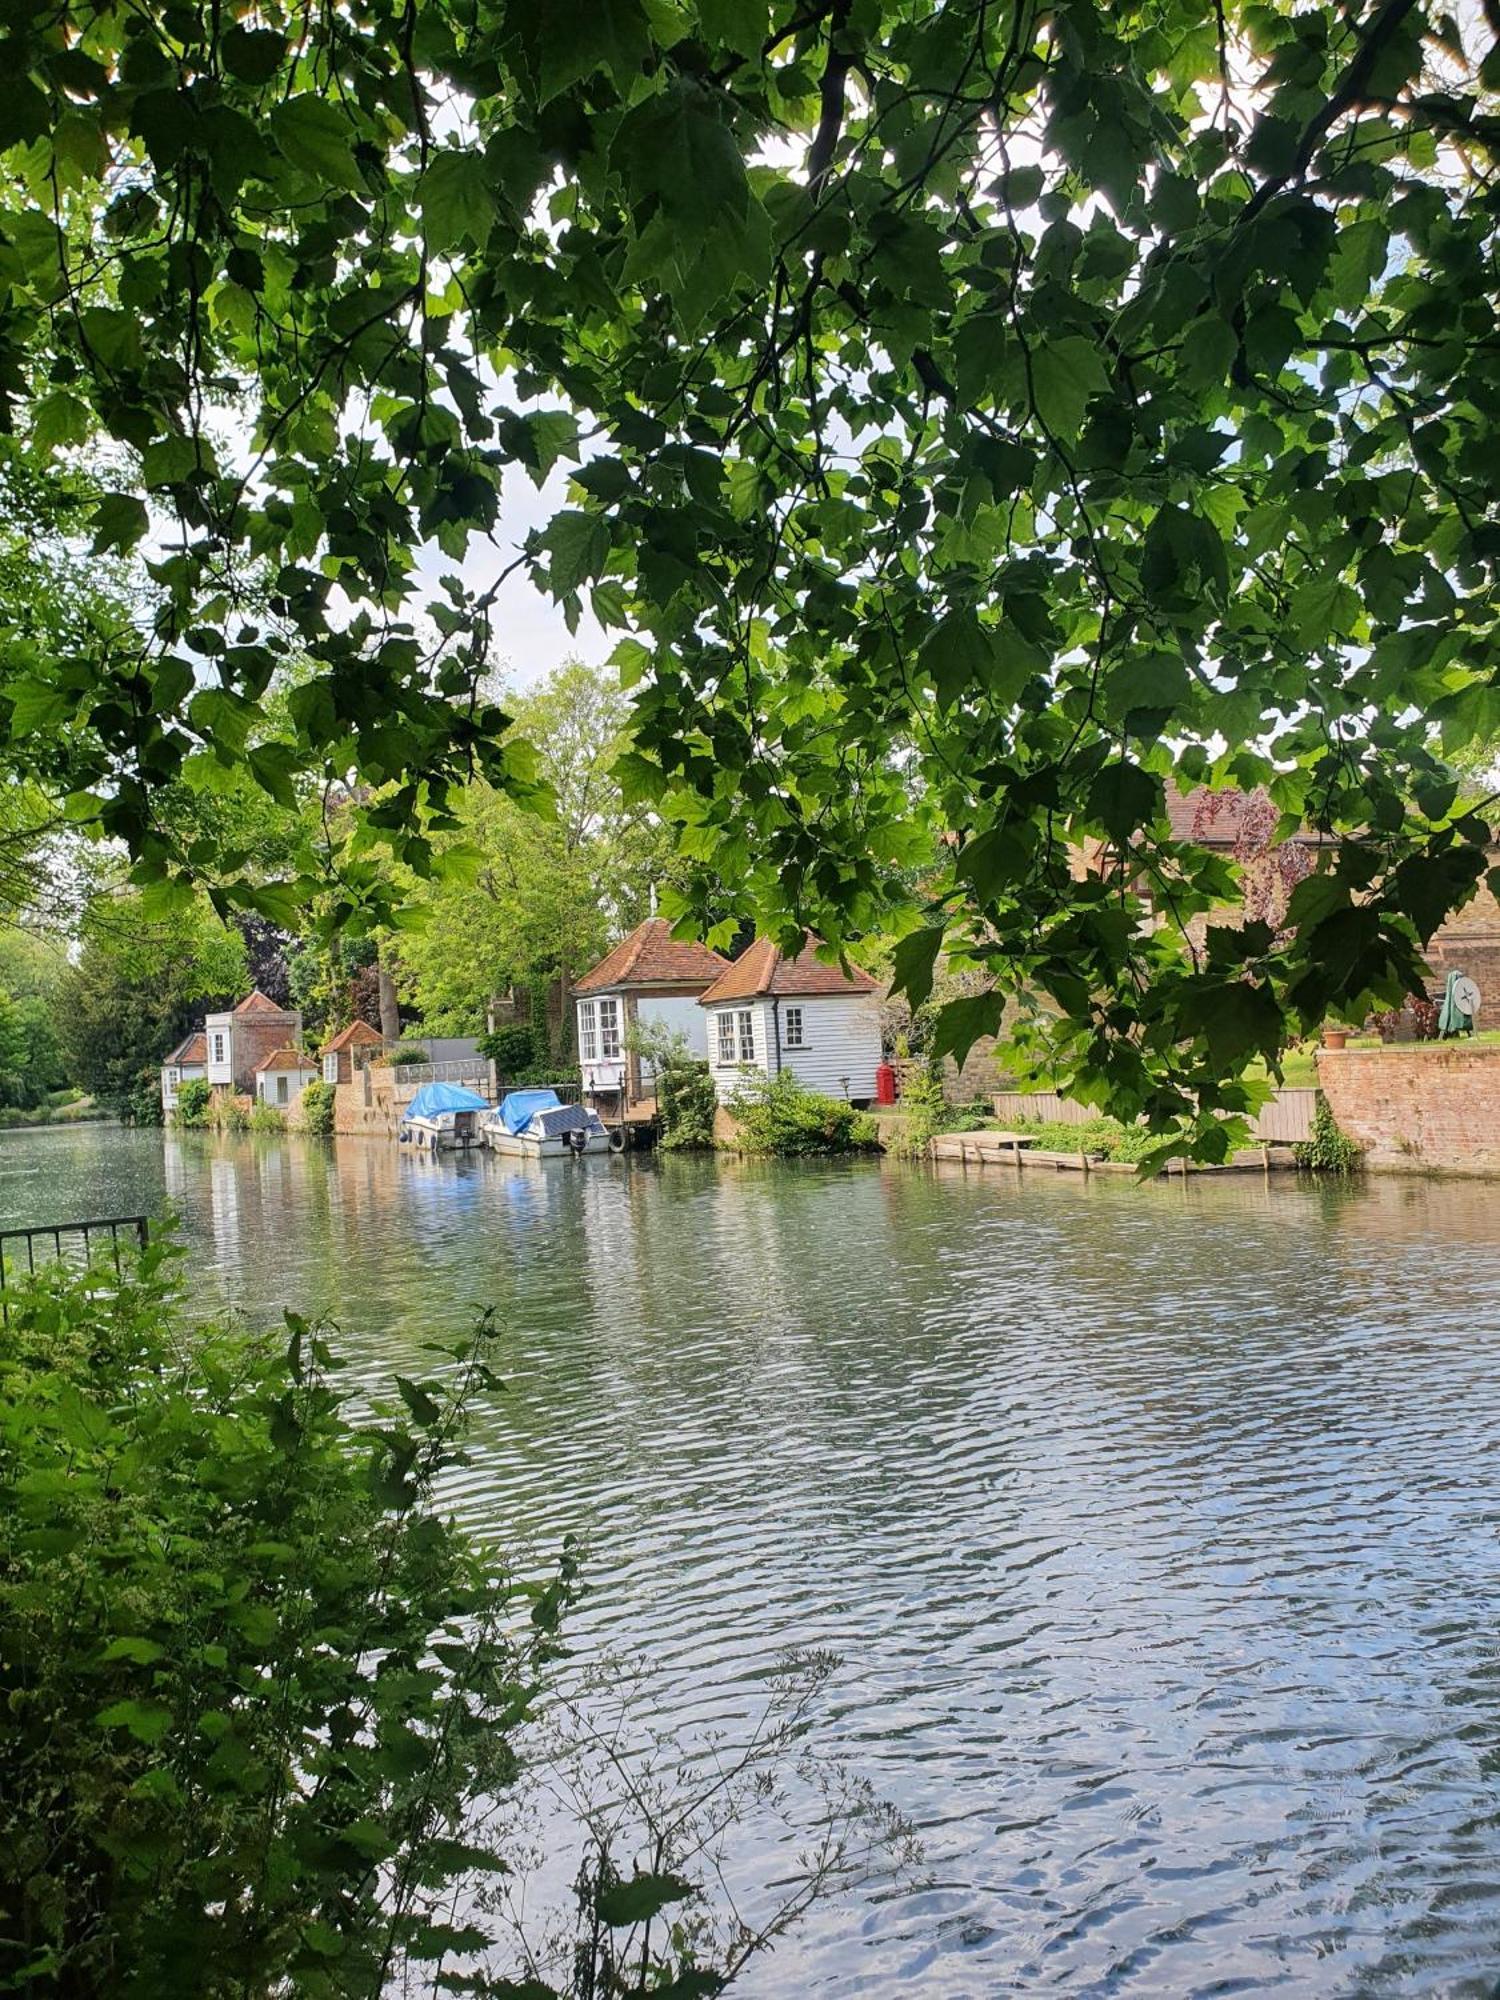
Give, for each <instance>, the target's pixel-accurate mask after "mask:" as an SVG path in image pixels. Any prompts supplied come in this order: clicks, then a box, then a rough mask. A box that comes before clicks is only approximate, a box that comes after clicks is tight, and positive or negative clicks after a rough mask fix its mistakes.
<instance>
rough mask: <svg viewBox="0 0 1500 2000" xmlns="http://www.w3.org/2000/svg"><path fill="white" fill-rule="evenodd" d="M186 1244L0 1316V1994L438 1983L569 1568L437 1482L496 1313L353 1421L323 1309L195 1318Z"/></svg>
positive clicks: (337, 1991) (333, 1991) (470, 1931)
mask: <svg viewBox="0 0 1500 2000" xmlns="http://www.w3.org/2000/svg"><path fill="white" fill-rule="evenodd" d="M170 1254H171V1253H168V1252H164V1251H163V1250H162V1249H161V1248H160V1247H153V1248H151V1249H149V1250H147V1251H146V1252H145V1253H144V1254H143V1255H142V1257H141V1259H140V1262H139V1265H138V1266H137V1267H136V1268H134V1269H133V1270H132V1271H131V1272H130V1273H129V1274H128V1275H127V1276H126V1278H125V1279H124V1280H122V1281H117V1280H115V1279H114V1277H113V1276H112V1275H110V1276H109V1277H108V1278H105V1277H101V1276H99V1275H98V1274H93V1275H90V1276H88V1277H82V1278H80V1277H76V1276H67V1275H65V1274H63V1273H62V1272H61V1271H57V1270H54V1271H53V1272H52V1273H51V1274H49V1275H48V1276H47V1277H46V1278H44V1279H40V1280H38V1281H35V1282H33V1283H30V1284H28V1285H27V1286H26V1287H25V1288H24V1289H21V1290H19V1291H17V1292H15V1293H13V1294H11V1296H10V1299H9V1318H8V1322H7V1323H6V1324H5V1325H4V1327H3V1328H0V1699H3V1705H4V1709H5V1716H6V1722H5V1728H4V1730H3V1731H0V1991H20V1992H24V1993H27V1994H33V1995H51V1994H58V1995H62V1994H78V1995H83V1994H106V1993H108V1994H120V1995H124V1994H141V1995H145V1994H151V1995H153V1996H158V1995H159V1996H173V1995H187V1994H189V1993H191V1994H194V1995H218V1994H225V1995H227V1994H230V1993H235V1994H244V1995H248V1996H256V1997H257V2000H259V1996H269V1995H271V1994H273V1993H281V1992H291V1991H295V1992H296V1993H297V1994H298V1995H305V1996H321V1995H338V1996H341V2000H342V1996H351V1995H365V1996H371V2000H374V1996H376V1995H377V1994H379V1993H380V1992H381V1991H383V1990H386V1989H387V1988H389V1987H391V1986H392V1985H394V1986H400V1984H401V1980H402V1978H403V1977H405V1976H406V1975H407V1974H408V1973H409V1972H414V1973H415V1974H420V1975H421V1977H420V1978H418V1979H417V1982H416V1983H417V1984H418V1986H419V1987H426V1988H427V1990H432V1988H431V1987H430V1986H429V1985H428V1977H429V1973H430V1977H431V1979H432V1980H434V1981H435V1980H436V1978H437V1976H438V1972H439V1969H440V1967H441V1963H442V1961H443V1959H444V1958H445V1957H450V1956H451V1955H452V1954H453V1953H455V1952H471V1951H476V1950H480V1949H482V1947H483V1946H484V1945H485V1943H486V1942H487V1939H486V1936H485V1934H484V1932H482V1931H480V1930H477V1929H475V1928H474V1927H473V1926H472V1925H470V1924H466V1923H460V1922H457V1921H455V1919H454V1918H453V1916H452V1911H453V1907H454V1899H455V1896H456V1895H459V1894H460V1893H461V1892H462V1891H464V1889H465V1885H466V1884H468V1883H470V1882H471V1881H474V1880H477V1878H478V1877H479V1876H481V1875H485V1874H488V1873H490V1872H492V1871H493V1870H494V1869H495V1868H496V1867H497V1866H498V1865H499V1864H498V1862H497V1861H496V1859H495V1857H494V1856H493V1855H492V1854H491V1853H490V1852H489V1851H488V1849H487V1847H486V1846H485V1844H484V1840H483V1830H482V1829H483V1813H484V1805H483V1803H482V1802H486V1801H492V1800H494V1799H495V1798H496V1797H497V1796H498V1795H500V1794H501V1793H503V1791H504V1789H505V1787H506V1786H507V1784H508V1783H509V1782H510V1780H511V1777H512V1775H513V1772H514V1769H515V1765H516V1750H515V1735H516V1731H517V1729H518V1728H519V1726H520V1725H521V1723H522V1721H523V1720H524V1719H525V1717H526V1715H527V1713H528V1710H529V1707H530V1704H531V1700H532V1696H533V1691H534V1688H535V1685H536V1677H537V1673H538V1670H539V1668H540V1666H541V1664H542V1663H543V1662H544V1660H545V1659H546V1657H547V1655H548V1654H549V1652H550V1650H551V1648H552V1644H553V1639H552V1634H553V1631H554V1628H555V1625H556V1622H557V1617H558V1613H559V1611H560V1609H561V1606H562V1603H563V1600H564V1597H565V1596H566V1593H567V1587H568V1579H569V1576H570V1574H571V1563H570V1560H565V1561H564V1564H563V1566H562V1567H561V1569H560V1570H559V1573H558V1575H557V1576H556V1577H554V1578H553V1579H552V1580H551V1581H550V1582H549V1583H547V1584H546V1585H545V1586H541V1587H531V1586H526V1585H522V1584H518V1583H517V1582H516V1581H515V1580H514V1579H512V1578H511V1577H510V1576H509V1575H508V1574H507V1573H506V1572H505V1570H504V1568H503V1567H502V1565H501V1564H500V1562H499V1561H498V1559H497V1557H496V1556H495V1555H494V1554H493V1553H492V1552H491V1551H488V1550H486V1549H484V1548H481V1547H480V1546H478V1545H477V1544H476V1543H474V1542H473V1541H471V1540H470V1539H469V1538H468V1537H466V1536H465V1535H463V1534H462V1533H460V1532H459V1531H458V1530H457V1529H456V1528H455V1527H454V1526H453V1525H452V1524H451V1523H450V1522H449V1521H447V1520H446V1519H445V1518H444V1517H443V1515H442V1514H441V1513H440V1512H439V1511H438V1509H437V1508H436V1506H435V1504H434V1500H433V1488H434V1481H435V1480H436V1479H437V1478H438V1476H439V1474H440V1473H441V1472H442V1471H443V1469H444V1468H445V1467H446V1466H448V1465H451V1464H452V1463H453V1462H454V1460H455V1458H456V1456H457V1451H458V1438H459V1435H460V1433H461V1430H462V1424H463V1415H464V1411H465V1409H466V1406H467V1404H468V1402H469V1400H470V1398H471V1397H472V1395H473V1394H474V1393H475V1392H476V1390H478V1389H479V1388H482V1387H485V1386H488V1385H491V1384H492V1383H493V1377H492V1376H491V1374H490V1371H489V1368H488V1366H487V1363H486V1359H485V1357H486V1355H487V1354H488V1353H489V1352H490V1350H491V1349H492V1348H493V1346H494V1338H495V1336H494V1327H493V1324H492V1322H491V1321H490V1320H489V1319H488V1318H487V1317H485V1318H481V1319H480V1320H479V1321H478V1323H477V1325H476V1327H475V1329H474V1332H473V1334H472V1336H470V1337H468V1338H466V1339H464V1340H463V1341H461V1342H459V1343H458V1344H457V1345H456V1346H455V1347H453V1348H452V1349H448V1350H443V1353H444V1357H445V1373H444V1378H443V1379H441V1380H429V1381H421V1382H414V1381H405V1380H399V1379H398V1382H397V1385H396V1386H397V1389H398V1390H399V1392H400V1396H401V1399H402V1401H401V1408H400V1412H399V1415H398V1416H389V1415H388V1416H386V1417H384V1418H383V1419H382V1420H381V1421H380V1422H378V1423H376V1424H374V1425H371V1426H369V1427H367V1428H362V1429H361V1428H356V1427H355V1426H354V1424H353V1423H352V1422H351V1421H350V1419H349V1417H348V1415H347V1413H346V1408H345V1403H344V1399H343V1398H342V1397H341V1396H340V1395H339V1394H338V1392H337V1391H336V1389H335V1387H334V1386H333V1384H334V1375H333V1370H334V1360H333V1356H332V1354H331V1353H330V1351H329V1347H328V1344H327V1340H326V1337H325V1335H324V1333H323V1332H322V1331H321V1330H320V1329H319V1328H318V1327H316V1326H312V1325H309V1324H308V1323H307V1322H306V1321H304V1320H301V1319H299V1318H297V1317H296V1316H295V1315H293V1314H288V1315H287V1316H286V1323H285V1328H284V1331H283V1333H282V1335H281V1337H280V1338H279V1339H278V1340H275V1341H274V1342H273V1341H267V1340H262V1339H255V1338H251V1337H249V1336H247V1335H246V1334H245V1333H244V1332H243V1331H240V1330H237V1329H236V1328H234V1327H232V1326H226V1325H216V1326H208V1327H200V1328H196V1329H194V1330H193V1331H192V1333H191V1336H190V1337H189V1336H188V1333H187V1330H186V1329H185V1328H184V1326H183V1325H182V1322H181V1302H180V1297H179V1294H178V1292H177V1289H176V1287H175V1285H174V1283H173V1281H172V1279H171V1276H170V1269H171V1262H170ZM518 1613H519V1614H520V1615H519V1616H518ZM527 1613H529V1618H528V1616H527V1615H526V1614H527Z"/></svg>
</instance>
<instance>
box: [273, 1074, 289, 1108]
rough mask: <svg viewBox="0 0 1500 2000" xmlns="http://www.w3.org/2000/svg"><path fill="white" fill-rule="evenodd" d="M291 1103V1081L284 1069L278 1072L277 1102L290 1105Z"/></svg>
mask: <svg viewBox="0 0 1500 2000" xmlns="http://www.w3.org/2000/svg"><path fill="white" fill-rule="evenodd" d="M291 1101H292V1094H291V1079H290V1078H289V1077H288V1076H287V1073H286V1071H285V1070H284V1069H279V1070H277V1072H276V1102H277V1103H278V1104H290V1103H291Z"/></svg>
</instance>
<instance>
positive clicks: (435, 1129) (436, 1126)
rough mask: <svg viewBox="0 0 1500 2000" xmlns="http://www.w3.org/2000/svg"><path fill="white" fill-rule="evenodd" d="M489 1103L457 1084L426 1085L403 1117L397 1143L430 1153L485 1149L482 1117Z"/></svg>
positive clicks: (487, 1100) (477, 1094)
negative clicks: (481, 1123) (470, 1147)
mask: <svg viewBox="0 0 1500 2000" xmlns="http://www.w3.org/2000/svg"><path fill="white" fill-rule="evenodd" d="M489 1109H490V1103H489V1099H488V1098H485V1097H481V1096H480V1095H479V1092H478V1091H477V1090H465V1089H464V1088H463V1086H462V1085H461V1084H457V1083H424V1084H423V1085H422V1088H421V1089H420V1090H419V1091H418V1092H417V1094H416V1096H415V1097H414V1098H413V1099H412V1101H411V1103H410V1104H408V1105H407V1107H406V1109H405V1110H404V1111H403V1112H402V1114H401V1123H400V1126H399V1127H398V1129H397V1132H396V1139H397V1143H398V1144H400V1145H402V1146H416V1147H418V1148H420V1149H421V1150H422V1151H423V1152H427V1153H451V1152H457V1151H462V1150H463V1149H464V1148H466V1147H469V1146H482V1145H483V1144H484V1135H483V1133H482V1131H481V1129H480V1119H481V1117H482V1115H483V1114H484V1113H485V1112H487V1111H488V1110H489Z"/></svg>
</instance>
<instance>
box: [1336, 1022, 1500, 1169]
mask: <svg viewBox="0 0 1500 2000" xmlns="http://www.w3.org/2000/svg"><path fill="white" fill-rule="evenodd" d="M1318 1081H1319V1082H1320V1083H1321V1085H1322V1086H1323V1091H1324V1094H1325V1095H1326V1097H1327V1099H1328V1104H1329V1108H1330V1110H1331V1111H1332V1112H1333V1115H1334V1117H1335V1118H1336V1119H1337V1120H1338V1122H1339V1124H1340V1125H1341V1126H1342V1128H1343V1129H1344V1131H1345V1132H1347V1133H1348V1134H1349V1136H1350V1138H1351V1139H1357V1140H1358V1141H1359V1143H1360V1145H1362V1146H1363V1147H1364V1148H1365V1159H1366V1164H1367V1165H1368V1166H1371V1167H1387V1168H1398V1169H1399V1168H1405V1169H1406V1170H1407V1171H1412V1170H1414V1169H1416V1170H1420V1169H1423V1168H1426V1169H1428V1170H1434V1169H1435V1170H1437V1171H1440V1172H1444V1173H1455V1174H1500V1048H1496V1047H1493V1046H1491V1047H1485V1048H1464V1047H1463V1046H1461V1045H1460V1044H1457V1043H1449V1044H1443V1043H1433V1042H1419V1043H1415V1044H1408V1045H1405V1046H1401V1047H1396V1048H1385V1049H1341V1050H1337V1051H1335V1050H1332V1049H1323V1050H1320V1052H1319V1054H1318Z"/></svg>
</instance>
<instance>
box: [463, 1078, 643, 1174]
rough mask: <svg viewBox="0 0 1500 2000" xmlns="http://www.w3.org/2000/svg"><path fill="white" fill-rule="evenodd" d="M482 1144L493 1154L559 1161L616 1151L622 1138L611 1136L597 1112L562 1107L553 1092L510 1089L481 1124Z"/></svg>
mask: <svg viewBox="0 0 1500 2000" xmlns="http://www.w3.org/2000/svg"><path fill="white" fill-rule="evenodd" d="M483 1128H484V1143H485V1144H486V1145H487V1146H488V1147H489V1148H490V1150H491V1151H492V1152H495V1153H524V1154H529V1155H530V1157H531V1158H532V1159H541V1160H552V1159H556V1160H561V1159H565V1158H566V1157H567V1156H568V1155H569V1154H570V1153H604V1152H610V1151H613V1152H618V1151H619V1150H620V1148H621V1147H622V1146H623V1145H624V1143H625V1142H624V1138H623V1136H620V1137H618V1138H614V1137H611V1135H610V1133H609V1131H608V1129H607V1127H606V1126H605V1125H604V1123H603V1121H602V1120H601V1119H600V1117H599V1114H598V1112H597V1111H591V1110H589V1108H588V1107H587V1106H586V1105H583V1104H564V1103H563V1101H562V1099H561V1098H560V1097H559V1096H558V1094H557V1092H556V1091H555V1090H546V1089H539V1090H513V1091H511V1092H510V1093H509V1095H508V1096H506V1097H504V1098H502V1099H501V1101H500V1105H499V1108H498V1109H497V1110H494V1111H491V1112H489V1113H488V1115H487V1116H486V1117H485V1119H484V1121H483Z"/></svg>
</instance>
